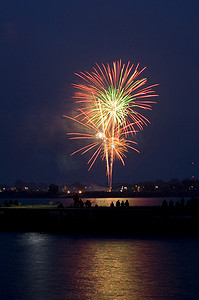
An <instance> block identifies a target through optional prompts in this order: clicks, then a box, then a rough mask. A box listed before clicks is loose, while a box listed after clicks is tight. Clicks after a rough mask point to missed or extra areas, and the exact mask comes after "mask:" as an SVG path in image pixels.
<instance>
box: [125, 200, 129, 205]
mask: <svg viewBox="0 0 199 300" xmlns="http://www.w3.org/2000/svg"><path fill="white" fill-rule="evenodd" d="M125 206H126V207H129V201H128V199H126V201H125Z"/></svg>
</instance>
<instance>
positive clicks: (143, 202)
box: [0, 197, 190, 207]
mask: <svg viewBox="0 0 199 300" xmlns="http://www.w3.org/2000/svg"><path fill="white" fill-rule="evenodd" d="M87 199H88V200H90V201H91V203H92V206H95V205H96V204H97V205H98V206H110V204H111V202H113V203H114V205H115V204H116V202H117V200H119V201H120V203H121V202H122V201H124V202H125V201H126V200H127V199H128V201H129V204H130V206H159V205H161V204H162V202H163V200H166V201H167V203H169V202H170V201H171V200H172V201H173V202H174V203H176V202H178V201H181V199H182V198H180V197H155V198H154V197H153V198H149V197H147V198H130V197H126V198H119V197H117V198H82V200H83V202H86V200H87ZM189 199H190V197H185V198H184V200H185V203H186V201H187V200H189ZM4 200H5V199H3V198H2V199H0V205H3V204H4ZM17 200H18V202H19V203H21V204H22V205H38V204H42V205H48V204H49V203H51V202H53V204H54V205H57V204H58V203H62V204H63V205H64V206H66V207H67V206H71V205H73V203H74V201H73V198H22V199H17Z"/></svg>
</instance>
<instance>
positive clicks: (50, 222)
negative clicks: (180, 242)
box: [0, 207, 199, 237]
mask: <svg viewBox="0 0 199 300" xmlns="http://www.w3.org/2000/svg"><path fill="white" fill-rule="evenodd" d="M198 225H199V213H198V210H195V209H193V208H192V209H188V208H178V209H176V208H169V207H167V208H163V207H129V208H116V207H114V208H109V207H98V208H94V207H93V208H92V207H91V208H52V207H51V208H25V207H20V208H19V207H18V208H17V207H16V208H15V207H1V208H0V231H22V232H28V231H36V232H59V233H69V234H70V233H72V234H95V235H97V234H103V235H109V234H111V235H112V234H114V235H115V234H116V235H144V236H147V235H148V236H190V237H199V229H198V228H199V226H198Z"/></svg>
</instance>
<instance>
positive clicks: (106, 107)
mask: <svg viewBox="0 0 199 300" xmlns="http://www.w3.org/2000/svg"><path fill="white" fill-rule="evenodd" d="M133 67H134V65H130V62H128V64H127V65H126V66H125V64H122V63H121V60H119V61H117V62H113V66H112V67H111V66H110V65H109V64H107V67H105V65H104V64H102V66H101V67H100V66H99V65H98V64H96V68H93V72H92V73H88V72H84V73H83V72H80V73H79V74H76V75H77V76H79V77H80V78H81V79H82V80H83V83H82V84H74V85H73V86H74V87H75V89H76V92H75V95H74V98H75V99H77V101H76V102H77V103H79V104H80V105H81V107H80V108H79V109H78V111H79V113H78V114H77V115H76V117H74V118H72V117H69V116H65V115H64V117H66V118H68V119H71V120H73V121H75V122H77V123H79V124H80V125H82V127H83V128H85V129H87V131H88V133H69V134H68V135H70V136H72V137H70V139H88V140H89V139H92V143H90V144H88V145H87V146H84V147H83V148H81V149H78V150H77V151H75V152H73V153H72V155H73V154H75V153H77V152H81V154H84V153H86V152H88V151H90V150H93V151H94V153H93V154H92V156H91V158H90V159H89V161H88V164H89V165H90V166H89V170H90V169H91V167H92V166H93V164H94V162H95V161H96V159H97V158H98V157H99V156H100V155H101V158H102V160H104V159H105V160H106V166H107V176H108V184H109V189H110V190H111V188H112V173H113V162H114V160H115V159H119V160H120V161H121V162H122V164H123V165H124V157H126V156H125V153H126V152H128V148H130V149H133V150H135V151H138V150H137V149H135V148H134V147H132V146H131V144H132V143H133V144H136V142H134V141H132V140H129V139H128V136H131V137H133V136H134V135H135V134H136V133H137V130H142V129H143V126H144V125H147V123H149V120H148V119H147V118H146V117H145V116H143V115H142V114H141V113H140V112H139V111H138V110H139V109H143V110H151V104H152V103H155V102H152V101H149V100H148V99H147V98H150V97H153V96H157V95H156V94H155V92H154V90H153V88H154V87H155V86H157V84H154V85H151V86H148V87H143V86H144V85H145V84H146V82H147V79H146V78H142V79H137V77H138V76H139V75H140V74H141V73H142V72H143V71H144V70H145V68H143V69H141V70H140V71H138V67H139V64H138V65H137V66H136V67H135V68H134V69H133ZM143 99H145V100H143Z"/></svg>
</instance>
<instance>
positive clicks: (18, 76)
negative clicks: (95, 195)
mask: <svg viewBox="0 0 199 300" xmlns="http://www.w3.org/2000/svg"><path fill="white" fill-rule="evenodd" d="M198 37H199V2H198V1H191V0H190V1H183V0H181V1H177V0H173V1H158V0H156V1H155V0H150V1H149V0H145V1H144V0H140V1H133V0H129V1H125V0H124V1H117V0H106V1H102V0H101V1H95V0H92V1H91V0H89V1H88V0H84V1H77V0H74V1H66V0H59V1H50V0H48V1H47V0H46V1H45V0H43V1H38V0H34V1H27V0H20V1H17V0H16V1H14V0H10V1H9V0H1V2H0V99H1V118H0V137H1V146H0V183H3V184H13V183H14V181H15V180H16V179H22V180H24V181H27V182H30V181H35V182H46V183H57V184H62V183H66V184H67V183H72V182H75V181H80V182H82V183H96V184H106V175H105V163H104V162H101V161H100V160H98V162H97V163H96V164H95V165H94V167H93V168H92V169H91V171H90V172H88V170H87V169H88V166H87V160H88V156H86V155H85V156H80V155H76V156H72V157H71V156H70V153H71V152H73V151H74V150H76V149H77V147H78V145H77V143H74V141H69V140H68V138H67V136H66V133H67V132H68V131H71V130H73V126H74V124H73V123H71V122H69V121H68V120H67V119H65V118H63V117H62V115H63V114H67V115H72V114H74V110H75V109H76V106H75V105H74V100H73V99H72V96H73V93H74V89H73V87H72V83H75V82H77V81H78V78H76V76H75V75H74V73H75V72H79V71H86V70H87V71H92V67H93V66H94V65H95V63H99V64H101V63H107V62H109V63H111V62H112V61H115V60H118V59H120V58H121V59H122V62H124V63H127V62H128V61H129V60H130V61H131V62H132V63H135V64H137V63H138V62H139V63H140V64H141V67H144V66H146V67H147V70H146V71H145V73H144V75H145V76H146V77H147V78H148V83H149V84H153V83H159V86H158V87H157V88H156V91H157V93H158V94H159V95H160V96H159V97H158V98H156V101H157V104H155V105H153V110H152V112H150V113H148V114H147V117H148V118H149V119H150V121H151V124H150V125H149V126H148V127H145V128H144V130H143V131H142V132H140V133H139V134H138V135H137V136H136V141H137V143H138V146H137V148H138V149H139V150H140V152H141V153H140V154H138V153H136V152H133V151H130V152H129V153H128V157H127V159H126V166H125V167H123V166H122V164H121V163H120V162H116V163H115V164H114V173H113V182H129V183H134V182H137V181H140V180H143V181H144V180H155V179H162V180H169V179H171V178H179V179H183V178H187V177H189V178H190V177H191V176H192V175H194V176H195V177H196V178H198V177H199V159H198V153H199V139H198V129H199V120H198V114H199V113H198V112H199V99H198V86H199V76H198V74H199V39H198ZM74 131H75V130H74ZM192 162H194V163H195V164H194V165H192Z"/></svg>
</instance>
